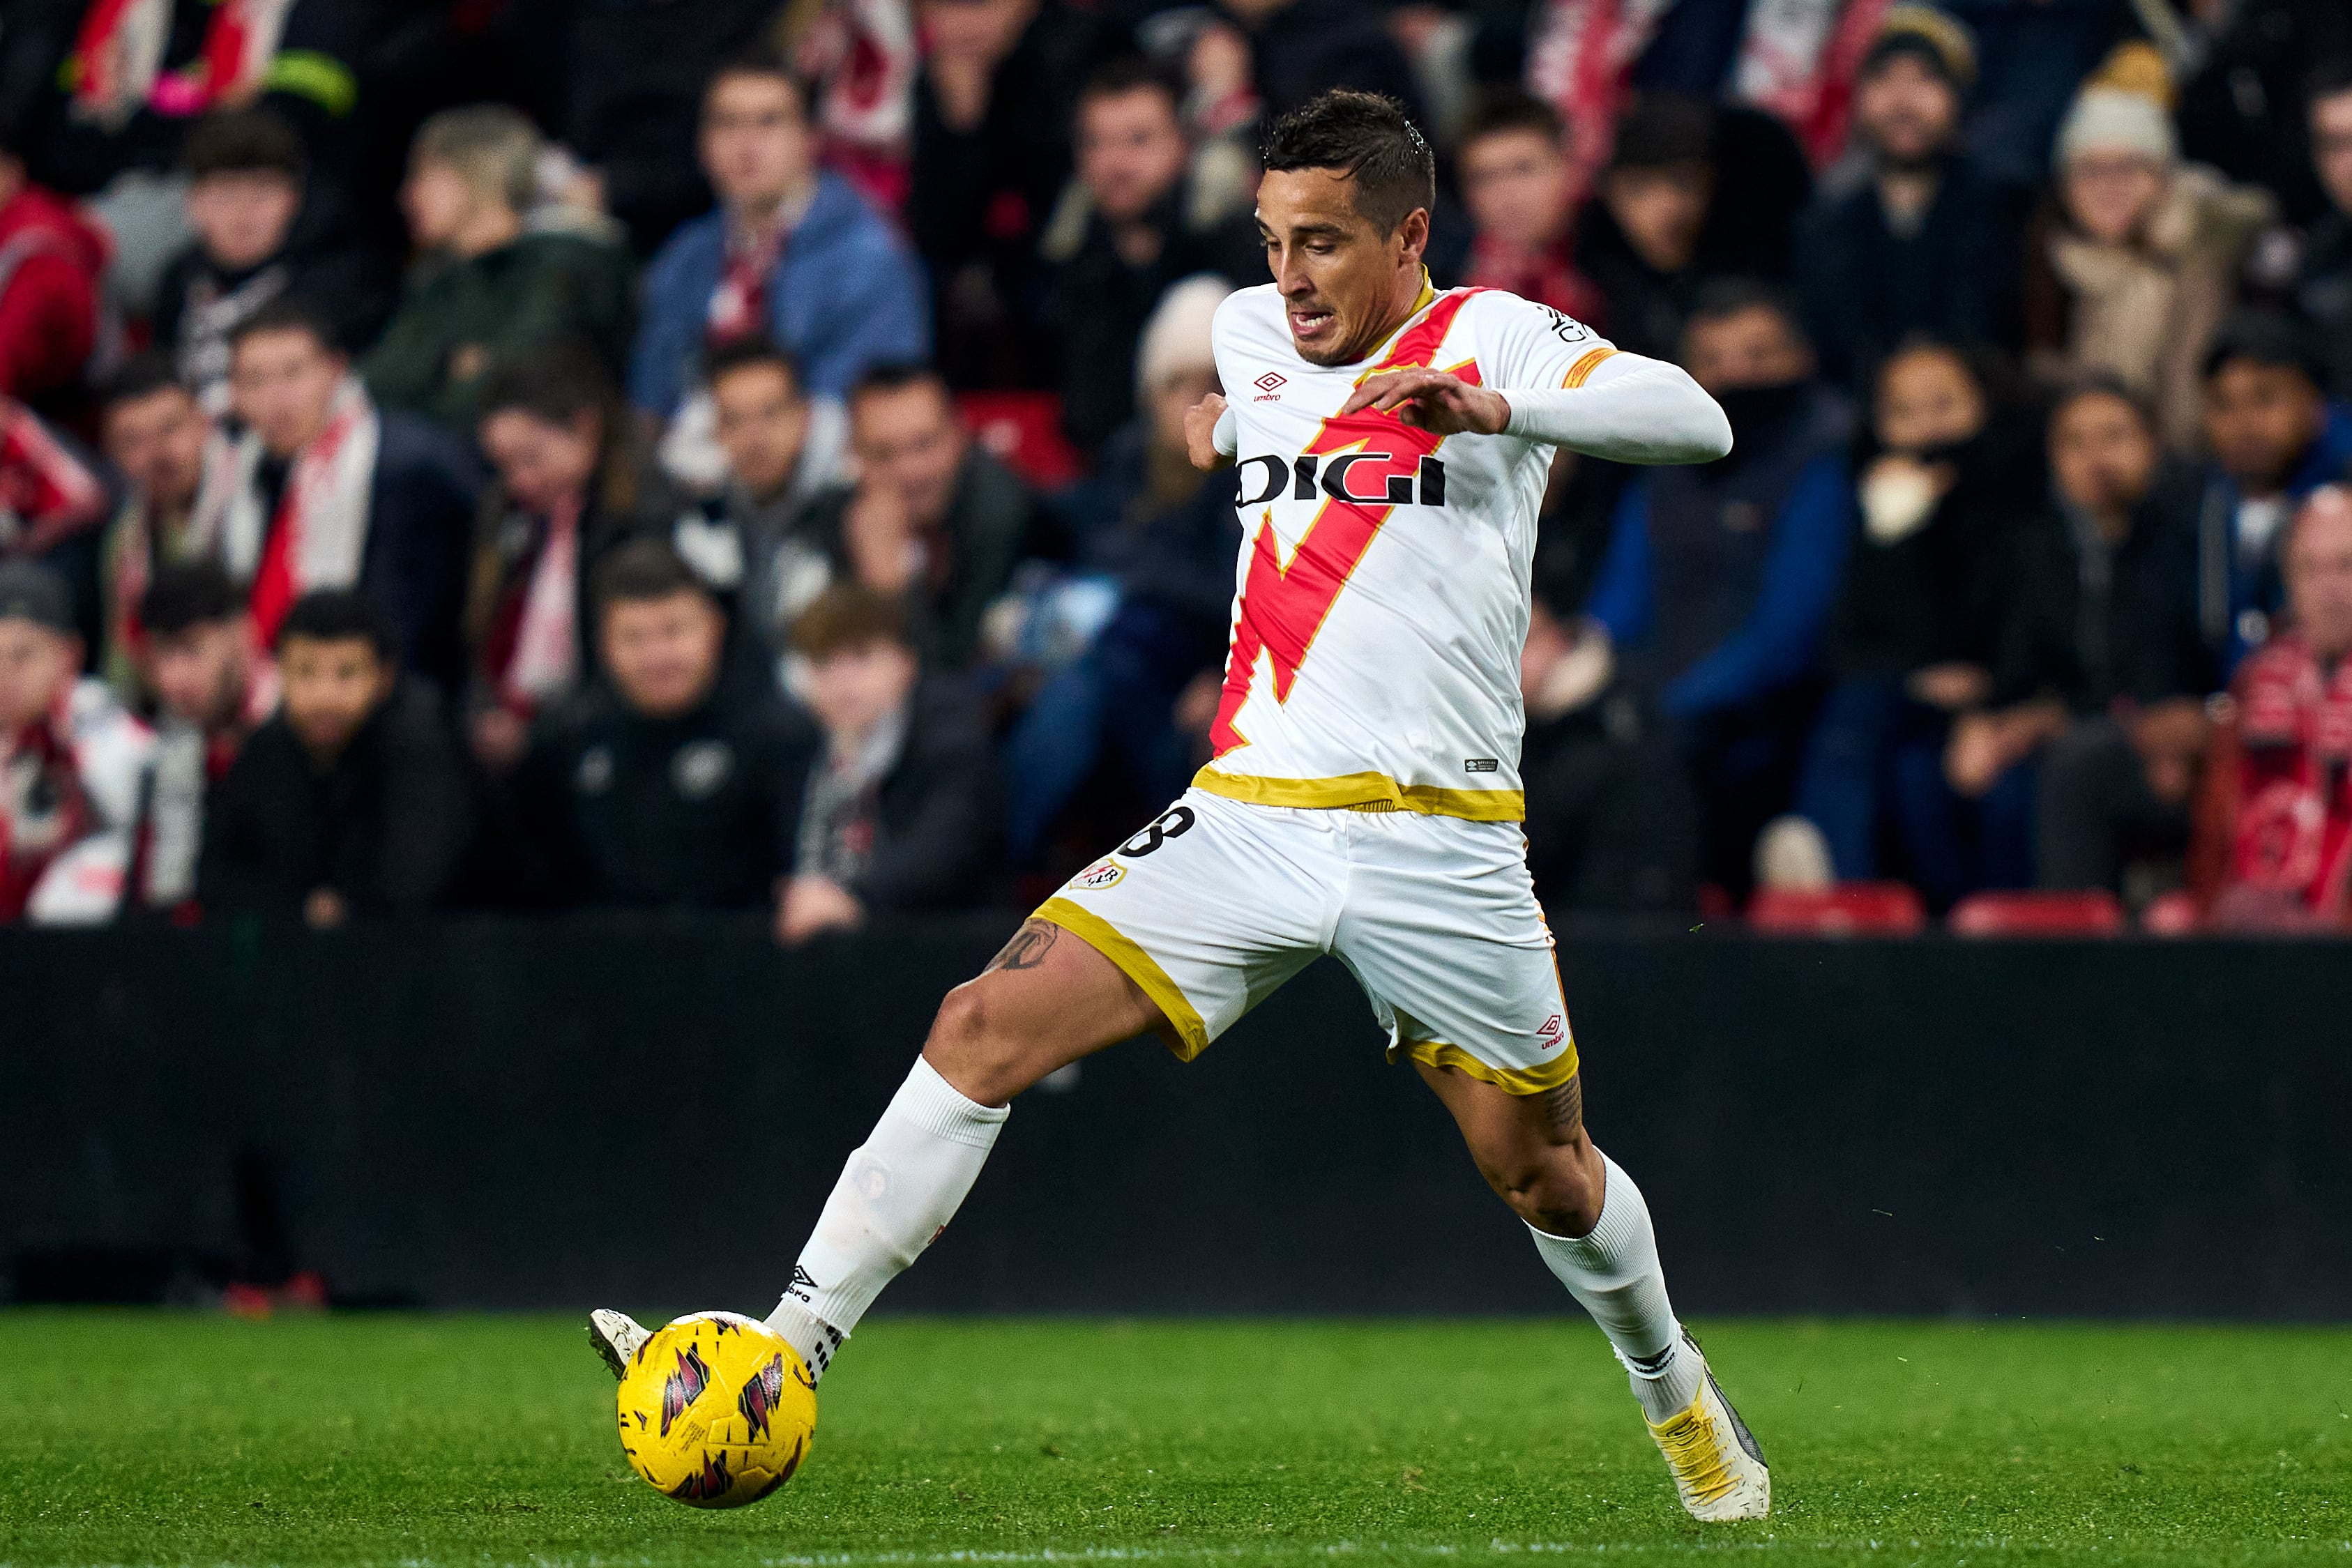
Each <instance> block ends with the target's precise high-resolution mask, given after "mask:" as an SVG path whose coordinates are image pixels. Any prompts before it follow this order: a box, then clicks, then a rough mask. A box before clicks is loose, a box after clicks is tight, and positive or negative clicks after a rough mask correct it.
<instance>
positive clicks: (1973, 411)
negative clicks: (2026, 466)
mask: <svg viewBox="0 0 2352 1568" xmlns="http://www.w3.org/2000/svg"><path fill="white" fill-rule="evenodd" d="M1984 423H1985V406H1984V394H1983V393H1982V392H1979V390H1978V388H1977V382H1976V377H1974V376H1972V375H1970V374H1969V368H1968V366H1966V365H1964V364H1962V363H1961V362H1960V358H1959V356H1958V354H1955V353H1953V352H1952V351H1951V350H1949V349H1940V348H1938V349H1913V350H1908V351H1907V352H1905V353H1900V354H1897V355H1895V357H1894V358H1893V359H1891V360H1889V361H1886V368H1885V370H1884V371H1880V372H1879V376H1878V440H1879V444H1881V445H1883V446H1885V448H1886V449H1887V450H1888V451H1890V452H1927V451H1931V450H1933V449H1934V448H1936V447H1938V446H1952V445H1956V444H1958V443H1960V442H1963V441H1966V440H1967V439H1969V437H1970V436H1972V435H1974V434H1976V433H1977V432H1978V431H1979V430H1982V429H1983V428H1984Z"/></svg>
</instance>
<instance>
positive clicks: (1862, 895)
mask: <svg viewBox="0 0 2352 1568" xmlns="http://www.w3.org/2000/svg"><path fill="white" fill-rule="evenodd" d="M1748 925H1750V926H1751V927H1753V928H1754V929H1755V930H1758V931H1761V932H1765V933H1768V934H1769V935H1771V936H1916V935H1917V933H1918V932H1919V931H1920V929H1921V928H1922V927H1924V926H1925V925H1927V908H1926V906H1925V905H1923V904H1920V902H1919V895H1918V894H1916V893H1915V892H1913V891H1912V890H1911V889H1910V888H1909V887H1908V886H1906V885H1905V884H1904V883H1899V882H1844V883H1838V884H1837V885H1836V886H1834V887H1766V888H1759V889H1758V890H1757V894H1756V896H1755V897H1754V898H1752V899H1750V900H1749V901H1748Z"/></svg>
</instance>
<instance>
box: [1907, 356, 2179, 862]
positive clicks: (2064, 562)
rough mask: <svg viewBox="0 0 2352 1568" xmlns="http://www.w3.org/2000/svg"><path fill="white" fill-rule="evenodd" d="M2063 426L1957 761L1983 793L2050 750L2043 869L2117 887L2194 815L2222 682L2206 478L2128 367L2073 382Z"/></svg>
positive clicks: (2043, 798)
mask: <svg viewBox="0 0 2352 1568" xmlns="http://www.w3.org/2000/svg"><path fill="white" fill-rule="evenodd" d="M2049 430H2050V469H2051V478H2052V486H2051V489H2052V496H2051V502H2050V505H2049V507H2047V508H2046V509H2045V511H2044V512H2043V513H2042V516H2040V517H2036V518H2034V519H2033V520H2032V521H2031V522H2030V523H2028V524H2026V525H2025V526H2023V527H2022V528H2020V530H2019V532H2018V536H2017V539H2016V543H2015V546H2014V548H2013V550H2012V552H2011V559H2010V564H2009V567H2008V569H2007V580H2008V583H2009V589H2008V593H2007V603H2006V605H2005V613H2004V615H2003V617H2002V624H2001V628H2000V634H1999V643H1998V646H1997V649H1996V652H1995V654H1994V661H1993V668H1992V677H1993V678H1992V686H1991V690H1990V695H1989V700H1988V702H1987V705H1986V706H1984V707H1982V708H1980V709H1978V710H1977V711H1974V712H1971V713H1969V714H1966V715H1963V716H1961V717H1959V718H1958V719H1957V720H1956V721H1955V722H1954V723H1953V726H1952V731H1951V738H1950V741H1949V743H1948V746H1947V748H1946V752H1945V771H1946V776H1947V777H1948V779H1950V781H1951V784H1952V787H1953V788H1954V789H1957V790H1958V791H1959V793H1960V794H1962V795H1964V796H1967V797H1970V798H1972V799H1977V798H1982V797H1984V796H1985V795H1986V794H1987V793H1988V792H1989V791H1990V790H1992V789H1995V788H1996V787H2000V788H2006V789H2019V788H2022V787H2023V782H2022V780H2021V779H2012V778H2010V777H2009V775H2010V774H2011V770H2012V769H2014V768H2020V767H2021V766H2023V765H2025V764H2026V763H2028V762H2029V761H2032V760H2034V759H2035V758H2037V755H2038V757H2039V762H2038V768H2039V776H2038V783H2037V785H2036V789H2037V797H2036V806H2035V821H2036V827H2035V832H2034V856H2033V859H2034V868H2035V877H2036V879H2037V880H2038V881H2039V882H2040V883H2042V885H2043V886H2045V887H2114V886H2116V885H2117V884H2118V883H2119V882H2120V880H2121V876H2122V872H2123V868H2124V866H2125V864H2126V862H2128V861H2129V860H2130V859H2132V858H2134V857H2135V856H2136V855H2137V854H2139V853H2142V852H2162V851H2164V850H2166V849H2168V848H2169V849H2171V850H2175V851H2177V850H2178V849H2179V846H2180V844H2181V842H2182V841H2184V839H2185V834H2186V831H2187V826H2188V818H2187V813H2186V810H2185V807H2186V803H2187V800H2188V796H2189V786H2190V783H2191V781H2192V779H2193V778H2194V769H2195V766H2196V757H2197V754H2198V752H2199V750H2200V748H2201V747H2202V746H2203V744H2204V725H2205V719H2204V698H2205V695H2206V694H2207V693H2208V692H2210V691H2211V690H2212V689H2213V687H2214V685H2215V684H2216V678H2215V676H2216V672H2215V667H2214V664H2213V660H2212V657H2211V655H2210V653H2209V652H2208V651H2207V649H2206V647H2205V644H2204V642H2203V640H2202V638H2201V637H2200V635H2199V630H2198V622H2197V602H2196V587H2197V563H2196V556H2195V539H2196V531H2195V527H2194V521H2193V517H2192V516H2191V515H2190V513H2191V508H2193V507H2194V506H2195V505H2196V486H2194V485H2193V484H2191V483H2188V482H2186V480H2185V476H2183V475H2182V474H2181V473H2179V471H2178V465H2168V464H2167V463H2166V460H2165V458H2164V454H2163V448H2162V447H2161V445H2160V444H2158V441H2157V438H2156V432H2155V428H2154V425H2153V423H2152V422H2151V420H2150V418H2149V416H2148V414H2147V413H2146V412H2145V411H2144V410H2143V409H2141V408H2140V406H2139V405H2138V404H2137V403H2135V402H2132V400H2131V398H2130V396H2129V395H2128V394H2127V393H2126V392H2124V390H2123V389H2122V388H2121V387H2120V386H2119V385H2117V384H2116V383H2115V382H2096V381H2094V382H2086V383H2084V384H2083V385H2081V386H2079V387H2077V388H2075V389H2074V390H2072V391H2070V392H2067V393H2066V394H2065V395H2064V396H2063V398H2061V400H2060V401H2059V402H2058V405H2057V407H2056V408H2055V409H2054V410H2053V413H2052V414H2051V416H2050V427H2049ZM2045 747H2046V750H2045Z"/></svg>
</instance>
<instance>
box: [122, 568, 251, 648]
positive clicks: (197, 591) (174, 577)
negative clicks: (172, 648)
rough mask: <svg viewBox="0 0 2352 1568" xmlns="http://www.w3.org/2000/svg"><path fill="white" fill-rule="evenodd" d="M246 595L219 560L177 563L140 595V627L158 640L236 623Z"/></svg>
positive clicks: (241, 611) (243, 607) (156, 577)
mask: <svg viewBox="0 0 2352 1568" xmlns="http://www.w3.org/2000/svg"><path fill="white" fill-rule="evenodd" d="M244 613H245V593H244V591H242V590H241V589H239V588H238V587H237V585H236V581H235V580H233V579H232V578H230V576H229V574H228V570H227V569H226V568H225V567H223V566H222V565H221V564H220V563H219V562H218V561H212V560H187V561H178V562H174V563H173V565H170V566H167V567H165V568H163V570H161V571H159V572H157V573H156V574H155V580H153V581H152V582H150V583H149V584H148V585H147V591H146V592H144V593H142V594H141V595H140V596H139V625H140V628H141V630H142V631H144V632H147V633H148V634H149V635H150V636H154V637H176V636H178V635H179V634H180V633H181V632H185V631H187V630H188V629H189V628H191V627H194V626H208V625H211V624H213V623H214V622H220V621H235V620H236V619H237V618H238V617H239V616H242V615H243V614H244Z"/></svg>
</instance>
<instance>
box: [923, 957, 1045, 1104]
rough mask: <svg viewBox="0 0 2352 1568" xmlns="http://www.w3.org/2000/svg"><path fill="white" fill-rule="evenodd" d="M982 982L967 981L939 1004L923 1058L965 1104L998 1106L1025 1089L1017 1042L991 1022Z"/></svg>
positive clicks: (984, 984) (1019, 1049)
mask: <svg viewBox="0 0 2352 1568" xmlns="http://www.w3.org/2000/svg"><path fill="white" fill-rule="evenodd" d="M986 979H987V977H985V976H982V977H981V978H980V979H977V980H967V981H965V982H964V983H963V984H962V985H961V986H958V987H957V988H955V989H954V990H952V991H950V992H949V993H948V994H947V996H946V998H944V999H942V1000H941V1001H940V1010H939V1012H938V1014H937V1015H936V1016H935V1017H933V1019H931V1032H930V1037H929V1039H928V1040H925V1041H924V1042H923V1058H924V1060H925V1061H929V1063H930V1064H931V1067H932V1069H933V1070H934V1071H937V1072H938V1073H939V1075H940V1077H942V1078H944V1079H946V1080H947V1081H948V1082H950V1083H951V1084H953V1085H954V1086H955V1090H956V1092H958V1093H959V1094H961V1095H963V1096H964V1097H965V1098H966V1099H968V1100H975V1101H978V1102H979V1103H981V1104H982V1105H1002V1104H1003V1103H1006V1102H1007V1101H1009V1100H1011V1099H1012V1098H1013V1096H1014V1095H1015V1094H1018V1093H1020V1092H1021V1091H1023V1090H1024V1089H1026V1088H1027V1087H1029V1084H1028V1081H1027V1078H1026V1076H1024V1068H1023V1066H1022V1062H1021V1042H1020V1041H1019V1040H1016V1039H1014V1038H1013V1036H1012V1035H1011V1034H1009V1033H1008V1032H1006V1031H1005V1030H1003V1028H1001V1027H1000V1026H999V1025H998V1024H997V1023H996V1021H995V1020H994V1019H993V1017H992V1013H993V1009H992V1008H991V1007H990V1006H989V998H988V990H989V988H988V986H987V984H986V983H985V982H986Z"/></svg>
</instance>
